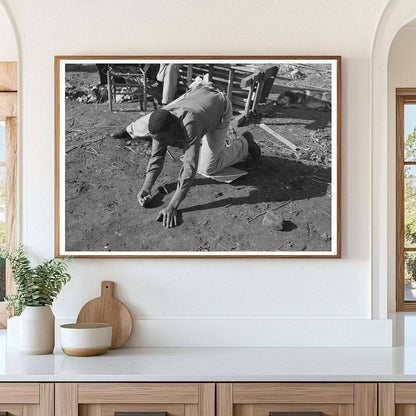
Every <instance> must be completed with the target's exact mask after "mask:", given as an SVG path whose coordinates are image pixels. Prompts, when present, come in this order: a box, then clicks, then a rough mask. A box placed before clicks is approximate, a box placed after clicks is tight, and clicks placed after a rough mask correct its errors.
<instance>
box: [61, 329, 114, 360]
mask: <svg viewBox="0 0 416 416" xmlns="http://www.w3.org/2000/svg"><path fill="white" fill-rule="evenodd" d="M60 329H61V332H60V335H61V348H62V351H63V352H64V353H65V354H67V355H75V356H77V357H88V356H91V355H100V354H104V353H105V352H106V351H107V350H108V349H109V348H110V347H111V337H112V335H113V328H112V326H111V325H110V324H99V323H97V324H89V323H88V324H65V325H61V328H60Z"/></svg>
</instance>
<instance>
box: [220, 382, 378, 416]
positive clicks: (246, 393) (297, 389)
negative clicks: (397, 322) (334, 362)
mask: <svg viewBox="0 0 416 416" xmlns="http://www.w3.org/2000/svg"><path fill="white" fill-rule="evenodd" d="M216 400H217V416H292V415H293V416H308V414H309V415H310V416H318V415H319V412H321V413H322V414H323V416H377V384H376V383H219V384H217V396H216ZM274 413H277V414H274ZM278 413H281V414H280V415H279V414H278Z"/></svg>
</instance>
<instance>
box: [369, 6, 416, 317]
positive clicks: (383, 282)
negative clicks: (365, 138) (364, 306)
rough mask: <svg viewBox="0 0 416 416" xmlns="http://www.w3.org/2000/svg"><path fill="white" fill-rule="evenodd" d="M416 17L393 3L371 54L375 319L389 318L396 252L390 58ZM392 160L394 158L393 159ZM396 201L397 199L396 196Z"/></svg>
mask: <svg viewBox="0 0 416 416" xmlns="http://www.w3.org/2000/svg"><path fill="white" fill-rule="evenodd" d="M415 17H416V3H415V2H414V0H392V1H390V2H389V3H388V4H387V6H386V8H385V10H384V12H383V15H382V16H381V18H380V21H379V25H378V27H377V31H376V33H375V36H374V41H373V47H372V51H371V74H370V75H371V97H370V100H371V101H370V103H371V143H372V152H371V153H372V158H371V177H372V186H371V192H372V197H371V253H372V264H371V266H372V267H371V268H372V317H373V319H386V318H387V310H388V307H387V299H388V297H387V294H388V290H389V286H388V282H389V272H390V273H391V269H392V265H391V262H392V258H394V256H395V253H394V250H393V252H392V250H391V247H392V244H391V237H392V236H391V227H389V226H388V224H391V223H392V221H394V217H395V210H394V209H392V208H391V204H389V203H388V202H389V201H390V200H391V197H392V196H391V192H392V190H391V189H389V175H390V174H391V169H390V170H389V168H390V167H391V163H389V154H388V149H389V148H390V146H389V140H390V139H391V137H389V135H388V117H389V114H388V90H387V84H388V56H389V51H390V46H391V44H392V42H393V39H394V37H395V35H396V33H397V32H398V31H399V30H400V28H401V27H402V26H404V25H405V24H407V23H408V22H410V21H411V20H413V19H414V18H415ZM390 157H391V156H390ZM393 198H394V195H393Z"/></svg>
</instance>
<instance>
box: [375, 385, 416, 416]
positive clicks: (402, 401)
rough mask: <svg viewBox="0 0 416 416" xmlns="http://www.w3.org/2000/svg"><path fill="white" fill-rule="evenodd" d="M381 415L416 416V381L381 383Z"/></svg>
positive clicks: (379, 398) (379, 397)
mask: <svg viewBox="0 0 416 416" xmlns="http://www.w3.org/2000/svg"><path fill="white" fill-rule="evenodd" d="M378 400H379V416H415V415H416V383H380V384H379V396H378Z"/></svg>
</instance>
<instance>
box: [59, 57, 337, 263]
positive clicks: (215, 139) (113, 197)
mask: <svg viewBox="0 0 416 416" xmlns="http://www.w3.org/2000/svg"><path fill="white" fill-rule="evenodd" d="M55 112H56V113H55V136H56V137H55V139H56V141H55V156H56V173H55V175H56V178H55V194H56V196H55V205H56V206H55V252H56V253H55V254H56V256H58V257H60V256H67V255H72V256H77V257H207V258H209V257H226V258H231V257H247V258H250V257H254V258H256V257H257V258H258V257H263V258H264V257H269V258H272V257H276V258H278V257H308V258H313V257H334V258H338V257H340V256H341V247H340V242H341V237H340V232H341V230H340V225H341V213H340V196H341V189H340V188H341V178H340V172H341V147H340V141H341V137H340V136H341V58H340V57H337V56H319V57H318V56H317V57H311V56H306V57H275V56H271V57H252V56H251V57H233V56H230V57H223V56H221V57H115V56H100V57H86V56H57V57H55Z"/></svg>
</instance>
